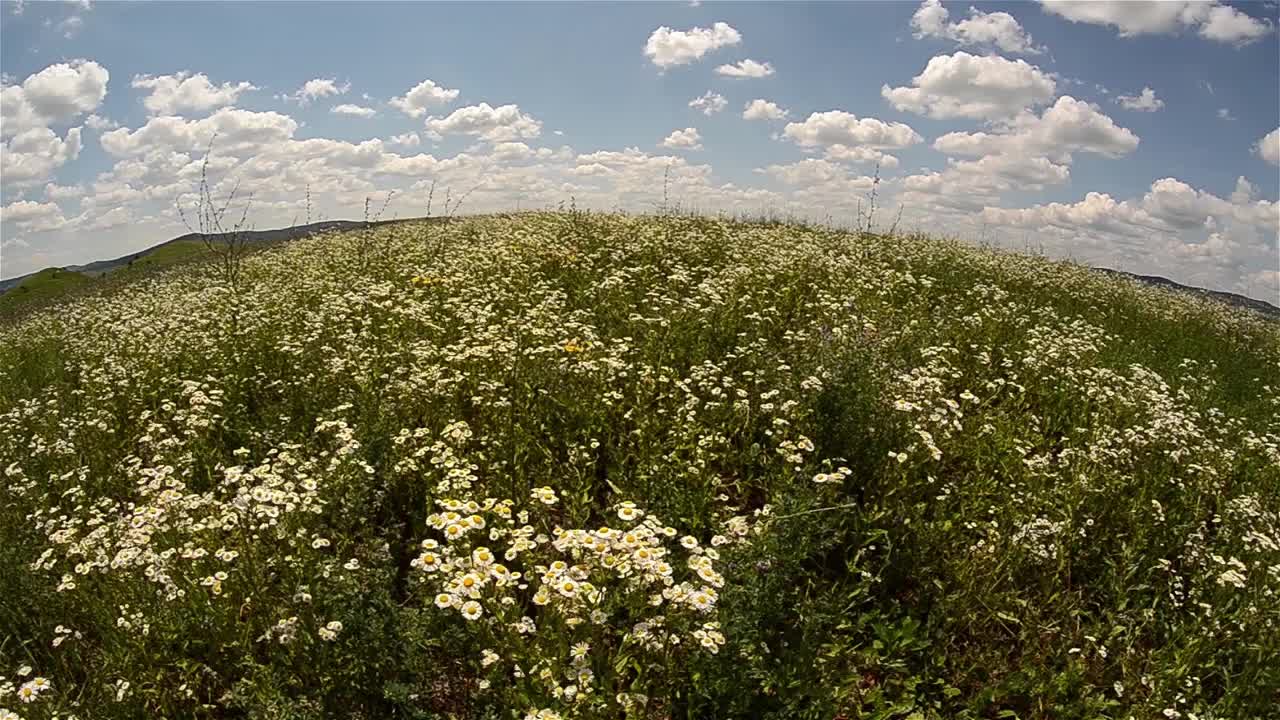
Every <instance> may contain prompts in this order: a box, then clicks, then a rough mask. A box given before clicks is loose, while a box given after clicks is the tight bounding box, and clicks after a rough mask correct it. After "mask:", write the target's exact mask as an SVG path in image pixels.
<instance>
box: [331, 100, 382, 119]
mask: <svg viewBox="0 0 1280 720" xmlns="http://www.w3.org/2000/svg"><path fill="white" fill-rule="evenodd" d="M329 112H331V113H333V114H334V115H348V116H350V117H359V118H371V117H373V116H374V115H377V114H378V111H377V110H374V109H373V108H371V107H364V106H362V105H352V104H351V103H343V104H341V105H334V106H333V107H331V108H329Z"/></svg>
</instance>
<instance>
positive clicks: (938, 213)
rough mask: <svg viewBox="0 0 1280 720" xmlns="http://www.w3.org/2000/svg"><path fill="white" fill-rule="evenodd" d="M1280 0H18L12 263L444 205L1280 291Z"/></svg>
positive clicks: (11, 112)
mask: <svg viewBox="0 0 1280 720" xmlns="http://www.w3.org/2000/svg"><path fill="white" fill-rule="evenodd" d="M1278 13H1280V11H1278V10H1277V5H1276V3H1274V2H1269V1H1268V2H1251V3H1226V2H1219V1H1218V0H1199V1H1192V2H1178V1H1174V0H1168V1H1165V2H1084V3H1077V2H1062V1H1060V0H1044V1H1043V2H1038V3H1031V2H1026V3H983V2H979V3H967V2H966V3H952V2H938V0H926V2H923V3H919V2H914V3H913V2H891V3H890V2H886V3H871V2H851V3H813V4H809V3H798V2H788V3H776V4H773V3H741V4H740V3H727V2H726V3H721V2H710V1H708V2H703V3H700V4H699V3H689V2H679V3H677V2H671V3H638V2H637V3H616V4H615V3H608V4H606V3H573V4H568V3H566V4H549V3H514V4H487V3H469V4H458V5H445V4H417V3H380V4H371V3H364V4H357V3H341V2H330V3H317V4H311V3H301V2H289V3H230V2H227V3H209V4H204V3H192V2H183V3H116V2H97V3H94V2H90V1H89V0H80V1H75V2H32V1H28V2H25V3H16V2H13V1H12V0H4V2H0V71H2V72H3V88H2V90H0V109H2V110H3V122H2V123H0V141H2V142H3V147H2V148H0V206H3V207H2V210H0V218H2V222H0V277H5V278H7V277H13V276H16V275H21V274H24V273H28V272H31V271H34V270H38V269H40V268H43V267H47V266H52V265H57V266H63V265H69V264H77V263H84V262H89V261H92V260H99V259H105V258H111V257H116V256H119V255H122V254H126V253H128V252H131V251H135V250H138V249H142V248H145V247H148V246H151V245H154V244H156V243H157V242H161V241H163V240H167V239H169V238H171V237H173V236H175V235H177V234H180V233H181V232H184V229H183V227H182V224H181V222H180V221H179V218H178V213H177V211H176V207H177V206H178V204H180V203H187V202H188V201H189V200H190V197H191V196H190V192H191V190H192V189H193V188H194V187H195V182H196V181H197V180H198V177H199V170H200V165H201V160H202V158H203V156H204V150H205V148H206V147H207V146H208V144H209V142H210V139H211V138H212V137H213V136H214V135H215V134H216V136H217V137H216V140H215V141H214V145H213V154H212V160H211V161H210V163H209V173H210V176H211V179H212V180H214V181H215V182H217V183H218V188H217V189H218V190H219V191H223V192H225V191H226V190H228V189H230V188H231V187H232V186H233V185H234V184H235V183H237V182H238V183H239V187H240V189H241V191H242V193H245V194H249V193H251V194H252V196H253V208H252V213H251V217H252V218H253V220H254V222H255V224H256V226H257V227H259V228H268V227H277V226H280V225H287V224H288V223H290V222H291V221H292V220H293V219H294V218H295V217H299V216H301V215H304V214H305V212H306V211H305V207H306V195H307V188H308V187H309V188H310V193H311V204H312V207H313V208H314V209H313V219H320V218H355V219H358V218H360V217H361V216H362V215H363V212H364V204H365V198H366V197H372V198H374V201H373V204H374V206H375V207H380V206H381V205H382V204H383V202H384V200H385V198H386V193H387V192H389V191H393V190H394V191H395V194H394V195H393V196H392V198H391V200H390V203H389V205H388V209H387V211H386V214H385V217H392V216H399V217H407V216H416V215H422V214H424V213H425V211H426V202H427V194H428V190H429V188H430V186H431V183H432V181H434V182H435V183H436V188H437V190H436V194H435V198H434V207H433V211H434V212H436V213H437V214H438V213H440V212H441V210H442V208H441V205H442V200H443V196H444V190H445V189H446V188H447V189H448V190H449V192H450V195H451V197H452V198H457V197H459V196H465V201H464V203H463V206H462V209H461V212H462V213H467V212H483V211H488V210H509V209H515V208H517V207H519V208H546V207H553V206H556V205H557V204H559V203H561V202H564V203H566V204H567V203H568V202H569V201H570V200H571V199H572V202H574V203H576V204H577V205H578V206H579V207H593V208H600V209H612V208H620V209H625V210H633V211H638V210H651V209H653V208H654V207H655V205H656V204H657V203H659V202H661V200H662V196H663V186H664V179H663V178H664V174H665V175H666V176H667V177H668V188H667V192H668V195H669V197H670V199H671V201H672V202H673V203H674V202H677V201H678V202H680V203H681V204H683V205H684V206H686V207H690V208H695V209H697V210H700V211H703V212H718V211H727V212H743V213H760V212H774V213H784V214H785V213H792V214H795V215H801V216H805V217H808V218H811V219H817V220H830V221H833V222H837V223H851V222H853V220H854V217H855V213H856V212H857V207H858V201H859V199H862V201H863V203H864V205H865V203H866V200H865V198H866V195H867V193H868V192H869V191H870V190H871V188H872V183H873V180H872V178H873V177H874V175H875V173H876V167H877V165H878V167H879V176H880V178H881V182H880V184H879V186H878V187H877V188H876V192H877V195H878V202H879V203H880V205H881V206H882V207H883V208H885V209H884V210H883V211H882V213H881V215H880V217H879V218H878V222H879V223H881V224H882V225H887V224H888V223H889V222H891V221H892V215H893V213H896V212H897V209H898V208H899V207H901V208H902V212H903V215H902V224H903V226H904V227H906V228H908V229H920V230H925V231H930V232H933V233H937V234H946V235H951V236H955V237H959V238H961V239H964V240H968V241H972V242H986V243H992V244H1000V245H1004V246H1007V247H1014V248H1032V249H1034V250H1036V251H1044V252H1046V253H1049V254H1051V255H1055V256H1061V257H1071V258H1075V259H1077V260H1079V261H1082V262H1087V263H1090V264H1094V265H1102V266H1107V267H1115V268H1122V269H1126V270H1130V271H1134V272H1143V273H1157V274H1162V275H1165V276H1168V277H1171V278H1174V279H1176V280H1179V281H1182V282H1186V283H1192V284H1197V285H1203V286H1207V287H1212V288H1218V289H1226V290H1232V291H1236V292H1241V293H1245V294H1248V295H1251V296H1254V297H1258V298H1262V299H1265V300H1269V301H1271V302H1280V256H1278V251H1277V235H1278V233H1280V205H1278V204H1277V199H1278V195H1280V131H1278V129H1277V126H1278V125H1280V70H1278V67H1280V41H1278V40H1277V21H1278V19H1280V18H1278Z"/></svg>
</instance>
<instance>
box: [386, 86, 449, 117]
mask: <svg viewBox="0 0 1280 720" xmlns="http://www.w3.org/2000/svg"><path fill="white" fill-rule="evenodd" d="M459 94H461V91H460V90H452V89H449V88H446V87H442V86H440V85H437V84H435V82H434V81H432V80H423V81H422V82H420V83H418V84H417V85H414V86H413V87H412V88H409V92H407V93H405V94H404V95H402V96H400V97H395V98H391V107H394V108H396V109H398V110H399V111H400V112H402V113H404V114H405V115H408V116H409V117H415V118H419V117H422V116H423V115H426V114H427V111H428V110H429V109H430V108H432V107H444V106H445V105H448V104H449V103H451V102H453V101H454V100H457V99H458V95H459Z"/></svg>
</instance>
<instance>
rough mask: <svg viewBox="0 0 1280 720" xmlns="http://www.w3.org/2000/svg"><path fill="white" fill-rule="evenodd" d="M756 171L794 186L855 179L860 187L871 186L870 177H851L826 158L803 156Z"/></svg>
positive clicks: (818, 184)
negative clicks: (784, 163) (792, 161)
mask: <svg viewBox="0 0 1280 720" xmlns="http://www.w3.org/2000/svg"><path fill="white" fill-rule="evenodd" d="M756 172H757V173H762V174H766V175H770V176H772V177H774V178H777V179H778V180H779V181H781V182H783V183H785V184H787V185H793V186H796V187H814V186H823V185H825V186H828V187H830V186H831V185H833V184H840V183H846V182H849V181H851V180H852V181H856V184H857V185H858V186H859V187H860V188H862V189H869V188H870V187H871V184H870V183H871V180H872V178H853V177H851V176H850V175H849V172H848V171H847V170H845V169H844V168H843V167H841V166H839V165H836V164H835V163H832V162H828V161H826V160H818V159H815V158H805V159H804V160H800V161H798V162H794V163H788V164H786V165H770V166H768V167H765V168H757V169H756Z"/></svg>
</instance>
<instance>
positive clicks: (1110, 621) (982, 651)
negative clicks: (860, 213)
mask: <svg viewBox="0 0 1280 720" xmlns="http://www.w3.org/2000/svg"><path fill="white" fill-rule="evenodd" d="M211 269H213V265H201V264H196V265H190V266H185V267H181V268H178V269H175V270H171V271H167V272H162V273H156V274H152V275H149V276H145V277H142V278H139V279H138V280H137V281H135V282H133V283H131V284H127V285H124V286H123V287H118V288H112V289H111V290H110V291H103V292H100V293H97V294H92V293H90V294H86V295H83V296H81V297H78V298H76V299H73V300H72V301H70V302H67V303H64V304H61V305H56V306H52V307H50V308H48V309H46V310H43V311H35V312H33V313H31V314H28V315H26V316H25V317H21V318H18V319H15V320H12V321H9V322H7V323H6V324H5V325H3V326H0V469H2V470H3V482H2V483H0V718H6V719H7V718H15V717H17V718H55V717H56V718H70V717H76V718H83V719H93V718H121V719H123V718H144V717H146V718H153V717H154V718H281V719H283V718H368V719H378V718H515V719H517V720H518V719H520V718H534V719H539V718H542V719H549V718H566V719H567V718H654V719H657V718H734V717H739V718H765V717H776V718H784V717H785V718H813V719H815V720H818V719H821V720H833V719H835V718H842V719H844V720H852V719H853V718H885V719H888V718H903V719H907V718H910V719H912V720H925V719H930V720H931V719H941V718H1044V719H1049V718H1054V719H1059V718H1117V719H1123V718H1143V719H1144V718H1157V719H1159V718H1189V719H1191V720H1196V719H1198V720H1209V719H1210V718H1218V719H1221V720H1226V719H1228V718H1229V719H1233V720H1234V719H1241V718H1275V717H1276V716H1277V715H1276V712H1277V710H1276V708H1277V707H1280V661H1277V658H1280V328H1278V327H1277V326H1276V325H1274V324H1268V323H1266V322H1264V321H1263V320H1261V319H1258V318H1253V317H1251V316H1246V315H1244V314H1242V313H1240V312H1238V311H1231V310H1228V309H1226V308H1224V307H1221V306H1218V305H1215V304H1211V303H1208V302H1205V301H1201V300H1195V299H1191V298H1186V297H1181V296H1175V295H1172V294H1168V293H1165V292H1162V291H1156V290H1150V289H1143V288H1140V287H1138V286H1136V285H1133V284H1131V283H1129V282H1127V281H1122V280H1118V279H1112V278H1106V277H1102V276H1101V275H1099V274H1096V273H1094V272H1092V271H1089V270H1086V269H1083V268H1079V267H1075V266H1071V265H1068V264H1061V263H1051V262H1049V261H1046V260H1043V259H1040V258H1034V257H1027V256H1021V255H1013V254H1006V253H999V252H995V251H990V250H979V249H975V248H971V247H966V246H963V245H961V244H958V243H949V242H943V241H937V240H932V239H929V238H923V237H878V236H870V235H862V236H859V235H856V234H851V233H845V232H839V231H835V230H830V229H823V228H815V227H804V226H799V225H778V224H751V223H732V222H726V221H722V220H714V219H706V218H682V217H643V218H637V217H624V216H617V215H594V214H588V213H580V212H571V213H533V214H523V215H516V216H504V217H485V218H475V219H468V220H460V221H454V222H452V223H449V224H440V223H405V224H397V225H389V226H382V227H379V228H377V229H374V230H367V231H357V232H353V233H347V234H339V235H329V236H322V237H316V238H310V239H306V240H301V241H297V242H293V243H290V244H287V245H284V246H279V247H275V248H271V249H268V250H264V251H262V252H258V253H255V254H253V255H251V256H249V257H248V258H247V259H246V260H245V265H244V268H243V273H242V274H241V276H240V278H239V280H238V282H236V283H235V284H228V283H226V282H224V281H223V280H222V279H220V277H219V276H218V275H217V274H216V273H214V272H211Z"/></svg>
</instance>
